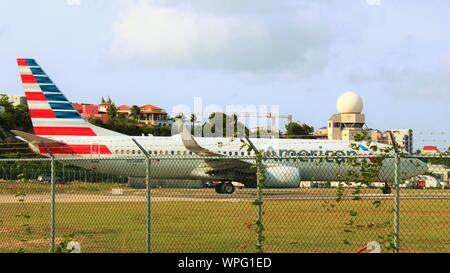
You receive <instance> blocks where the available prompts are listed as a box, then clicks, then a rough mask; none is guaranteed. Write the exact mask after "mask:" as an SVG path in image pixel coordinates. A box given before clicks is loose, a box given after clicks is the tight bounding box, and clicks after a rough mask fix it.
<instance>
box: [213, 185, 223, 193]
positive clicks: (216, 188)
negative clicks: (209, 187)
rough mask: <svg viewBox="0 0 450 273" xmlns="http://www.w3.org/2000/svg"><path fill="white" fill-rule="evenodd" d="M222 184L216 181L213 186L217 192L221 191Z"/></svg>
mask: <svg viewBox="0 0 450 273" xmlns="http://www.w3.org/2000/svg"><path fill="white" fill-rule="evenodd" d="M222 185H223V183H218V184H216V185H215V186H214V189H215V190H216V192H217V193H222Z"/></svg>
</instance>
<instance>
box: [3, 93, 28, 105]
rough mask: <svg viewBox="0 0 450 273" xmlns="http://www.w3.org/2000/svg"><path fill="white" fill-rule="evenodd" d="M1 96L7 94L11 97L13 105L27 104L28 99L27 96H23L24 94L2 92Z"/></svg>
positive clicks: (10, 100)
mask: <svg viewBox="0 0 450 273" xmlns="http://www.w3.org/2000/svg"><path fill="white" fill-rule="evenodd" d="M1 96H7V97H8V99H9V102H11V103H12V105H13V106H17V105H19V104H27V100H26V99H25V96H22V95H13V94H0V97H1Z"/></svg>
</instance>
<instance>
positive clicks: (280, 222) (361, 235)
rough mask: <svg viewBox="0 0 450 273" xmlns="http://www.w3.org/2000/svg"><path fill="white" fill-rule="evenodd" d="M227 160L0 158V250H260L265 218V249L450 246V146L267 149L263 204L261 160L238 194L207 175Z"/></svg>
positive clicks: (444, 248)
mask: <svg viewBox="0 0 450 273" xmlns="http://www.w3.org/2000/svg"><path fill="white" fill-rule="evenodd" d="M228 159H229V158H228ZM235 159H239V160H240V161H242V162H247V163H248V164H249V165H252V164H255V159H254V158H252V157H235ZM226 160H227V159H224V158H207V157H198V156H165V157H164V156H159V157H156V156H150V155H148V154H146V153H145V151H143V154H141V155H139V157H124V158H95V159H94V160H93V159H90V158H89V159H83V158H65V159H61V158H55V159H15V160H10V159H0V252H48V251H50V252H64V251H67V244H69V243H73V242H77V243H79V244H80V246H81V250H82V252H255V251H256V244H257V241H256V239H255V238H257V234H256V230H257V225H256V220H257V219H260V220H261V219H262V224H263V227H264V228H263V235H264V237H263V238H264V240H263V241H262V242H260V243H261V244H262V248H263V250H264V251H265V252H355V251H356V250H358V249H360V250H361V249H365V248H367V245H368V244H369V243H370V242H376V243H375V245H376V246H377V244H379V246H380V248H381V251H383V252H450V190H449V180H448V176H449V174H450V157H448V156H440V157H420V158H419V157H412V156H395V155H393V156H392V155H391V156H389V157H387V158H385V159H383V162H382V164H378V165H377V164H375V165H376V166H378V169H376V175H374V176H371V175H370V171H371V170H372V169H371V168H372V167H373V165H371V164H372V163H374V162H375V163H376V162H377V161H376V160H377V159H374V158H371V157H363V156H341V157H333V156H291V157H283V158H280V157H266V158H264V160H263V161H262V165H261V167H262V168H263V169H264V173H265V187H263V188H262V192H263V197H262V201H263V203H262V206H261V208H262V209H261V210H258V208H257V207H256V206H255V200H256V198H257V189H255V188H247V187H243V185H242V184H241V183H238V182H242V181H246V182H248V181H249V177H251V171H250V172H249V173H243V174H242V177H238V176H236V175H234V176H232V177H227V176H226V175H227V174H226V173H224V174H223V175H224V178H223V179H226V180H229V181H234V183H233V184H234V185H235V187H236V191H235V192H234V193H233V194H218V193H216V191H215V190H214V185H215V183H216V182H215V181H213V180H212V179H208V177H207V175H206V176H205V177H202V176H201V175H199V173H201V174H203V175H205V174H208V171H209V169H208V168H209V165H208V164H205V162H217V163H218V164H222V165H226V164H227V162H226ZM419 163H423V164H419ZM425 163H426V164H428V165H427V166H428V168H427V170H424V169H423V165H424V164H425ZM180 173H186V176H184V177H182V179H180V178H179V177H177V175H176V174H180ZM194 174H195V175H194ZM411 174H414V176H413V177H409V176H410V175H411ZM240 178H242V179H240ZM386 185H388V186H389V189H390V193H389V190H388V189H387V188H386ZM383 189H384V190H383ZM382 191H384V193H383V192H382ZM258 216H259V218H258ZM369 246H370V247H373V244H372V243H370V244H369ZM370 247H369V248H370Z"/></svg>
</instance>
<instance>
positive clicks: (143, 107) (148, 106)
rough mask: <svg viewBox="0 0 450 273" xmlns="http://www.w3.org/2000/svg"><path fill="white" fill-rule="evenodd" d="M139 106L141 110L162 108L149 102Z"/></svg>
mask: <svg viewBox="0 0 450 273" xmlns="http://www.w3.org/2000/svg"><path fill="white" fill-rule="evenodd" d="M140 108H141V110H142V109H149V110H153V111H158V110H162V108H160V107H158V106H154V105H151V104H146V105H142V106H141V107H140Z"/></svg>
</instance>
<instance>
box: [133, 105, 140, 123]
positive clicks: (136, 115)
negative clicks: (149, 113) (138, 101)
mask: <svg viewBox="0 0 450 273" xmlns="http://www.w3.org/2000/svg"><path fill="white" fill-rule="evenodd" d="M140 116H141V108H140V107H139V106H137V105H133V106H131V109H130V117H132V118H133V119H134V120H136V121H138V120H139V117H140Z"/></svg>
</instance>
